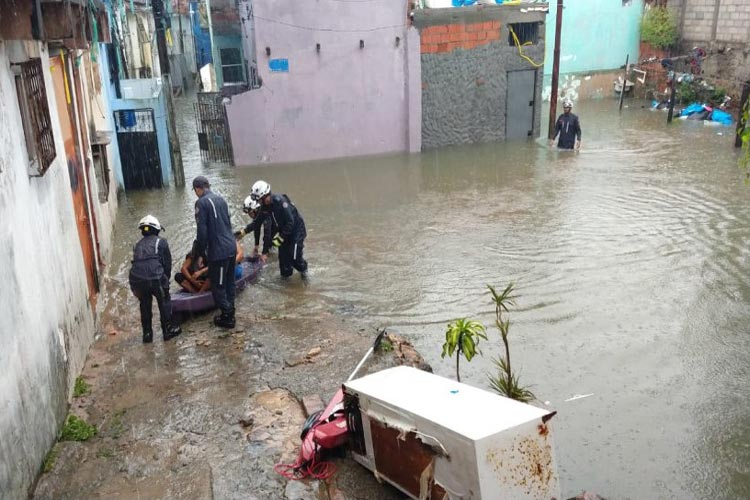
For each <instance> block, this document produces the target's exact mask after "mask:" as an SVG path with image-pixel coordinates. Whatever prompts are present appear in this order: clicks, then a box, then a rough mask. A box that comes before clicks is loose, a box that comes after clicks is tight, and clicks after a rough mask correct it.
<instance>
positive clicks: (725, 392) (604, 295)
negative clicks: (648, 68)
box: [106, 99, 750, 499]
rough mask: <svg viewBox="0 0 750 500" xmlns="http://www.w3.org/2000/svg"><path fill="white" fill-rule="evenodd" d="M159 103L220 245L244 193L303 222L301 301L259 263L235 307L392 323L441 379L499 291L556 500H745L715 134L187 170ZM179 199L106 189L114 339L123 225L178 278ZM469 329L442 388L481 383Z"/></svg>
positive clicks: (612, 119) (637, 114) (491, 351)
mask: <svg viewBox="0 0 750 500" xmlns="http://www.w3.org/2000/svg"><path fill="white" fill-rule="evenodd" d="M177 107H178V113H179V118H178V120H179V121H180V123H179V124H178V130H179V131H180V133H181V134H182V147H183V151H182V153H183V158H184V161H185V177H186V179H187V181H188V185H189V183H190V180H191V179H192V178H193V177H194V176H195V175H198V174H199V173H200V174H204V175H206V176H208V177H209V179H210V180H211V181H212V184H213V189H214V191H217V192H218V193H220V194H221V195H222V196H224V197H225V198H226V199H227V201H228V202H229V204H230V209H233V212H232V217H233V221H234V223H235V225H236V227H237V228H238V229H239V227H240V225H241V224H243V225H244V224H246V223H247V222H248V220H247V218H246V217H245V216H244V214H242V211H241V204H242V200H243V199H244V198H245V196H247V194H249V190H250V186H251V185H252V183H253V182H254V181H255V180H257V179H259V178H262V179H264V180H266V181H269V182H270V183H271V185H272V187H273V190H274V191H275V192H284V193H287V194H289V196H290V197H291V199H292V200H293V201H294V202H295V204H296V205H297V207H298V208H299V210H300V211H301V213H302V214H303V216H304V218H305V222H306V224H307V228H308V239H307V241H306V249H305V250H306V258H307V260H308V261H309V263H310V283H309V285H308V286H303V285H302V283H301V281H300V279H299V277H298V276H297V275H295V276H294V277H293V278H292V280H290V282H288V283H284V282H282V281H281V279H280V278H279V273H278V269H277V264H276V260H275V259H274V260H273V261H272V262H271V263H270V266H269V268H268V269H266V271H264V273H263V275H262V277H261V279H260V282H259V284H258V286H254V287H250V288H249V289H248V290H247V291H245V292H243V294H241V295H239V296H238V299H237V307H238V311H239V312H243V311H244V312H246V313H249V312H252V313H255V314H262V315H265V316H273V315H277V314H285V315H291V316H293V317H295V318H299V319H301V320H303V323H304V320H305V319H310V320H312V319H314V318H317V317H318V316H319V315H320V314H330V313H333V314H338V315H343V316H345V317H346V316H351V317H355V318H357V319H358V320H362V321H365V322H368V323H371V324H373V325H384V326H392V327H395V328H397V329H398V330H400V331H401V333H403V334H404V335H405V336H406V337H407V338H409V339H410V340H411V341H412V342H413V343H414V344H415V345H416V347H417V349H418V350H419V351H420V353H421V354H422V355H423V356H424V357H425V358H426V359H427V361H428V362H429V363H430V364H431V365H432V366H433V368H434V369H435V372H436V373H439V374H441V375H445V376H448V377H452V376H453V370H454V364H453V363H452V362H451V361H450V360H441V359H440V352H441V344H442V342H443V340H444V328H445V324H446V323H447V322H448V321H450V320H452V319H454V318H457V317H463V316H469V317H472V318H475V319H480V320H482V321H483V322H485V324H487V325H488V327H489V326H490V325H491V324H492V321H493V318H494V315H493V314H494V310H493V307H492V305H491V303H490V301H489V295H488V294H487V292H486V287H485V284H492V285H497V286H501V287H502V286H504V285H505V284H507V283H508V282H509V281H512V282H514V283H515V284H516V288H517V291H518V294H519V296H520V297H519V299H518V308H517V309H516V310H514V311H511V315H510V319H511V321H512V326H511V334H510V337H511V354H512V357H513V364H514V367H515V368H516V369H518V370H520V377H521V382H522V383H525V384H529V385H531V386H532V390H533V392H534V393H535V394H536V396H537V397H538V398H539V400H540V401H541V402H542V403H539V404H543V402H549V407H550V408H553V409H555V410H557V411H558V415H557V417H556V418H555V420H554V421H555V422H556V425H557V427H556V447H557V453H558V457H557V458H558V464H559V467H560V471H559V472H560V475H561V485H562V490H563V495H564V498H567V497H569V496H573V495H575V494H577V493H580V491H581V490H583V489H586V490H590V491H596V492H598V493H600V494H601V495H603V496H605V497H607V498H612V499H620V498H633V499H642V498H727V499H730V498H743V497H744V498H747V497H750V415H748V414H747V412H746V409H747V401H749V400H750V388H748V385H747V380H748V372H749V370H750V368H748V367H750V333H748V332H749V330H748V327H747V325H748V323H749V321H748V320H750V308H749V307H748V304H749V303H750V279H748V269H749V268H750V253H749V252H748V250H747V243H748V241H750V229H748V224H747V221H748V219H750V206H749V203H748V201H749V200H750V187H748V186H746V185H744V184H743V182H742V173H741V172H740V171H739V170H738V169H737V167H736V163H737V156H736V153H735V151H734V150H733V149H732V148H731V143H732V141H733V133H734V129H733V128H714V127H704V126H703V125H702V124H701V123H700V122H698V123H695V122H680V121H677V122H676V123H674V124H673V125H672V126H671V127H667V125H666V116H665V114H663V113H661V112H650V111H648V110H646V109H641V108H640V105H636V104H631V105H630V107H629V108H628V109H625V110H624V111H623V114H622V115H621V116H618V115H617V114H616V112H615V113H614V114H613V110H615V109H616V104H615V103H614V101H600V102H589V103H585V102H584V103H581V104H580V105H578V106H577V108H576V110H575V112H576V113H577V114H578V115H579V116H580V117H581V122H582V127H583V150H582V152H581V153H580V154H571V153H558V152H556V151H550V150H548V149H547V148H546V146H545V145H544V142H543V141H539V142H536V143H533V142H532V143H505V144H493V145H481V146H473V147H461V148H453V149H444V150H440V151H430V152H426V153H424V154H422V155H412V156H407V155H396V156H387V157H377V158H365V159H347V160H336V161H330V162H316V163H311V164H298V165H290V166H285V165H275V166H267V167H254V168H231V167H226V166H222V165H209V166H204V165H202V163H201V161H200V155H199V154H198V150H197V140H196V137H195V134H194V130H195V125H194V122H193V113H192V104H191V102H190V101H189V100H187V99H183V100H179V101H178V102H177ZM543 116H544V112H543ZM543 128H546V127H543ZM718 132H720V133H722V134H723V135H718V134H717V133H718ZM194 201H195V196H194V194H193V192H192V190H191V189H190V188H189V187H188V186H186V187H184V188H174V187H171V188H169V189H165V190H163V191H150V192H149V191H142V192H134V193H127V195H121V204H120V214H119V218H118V221H117V229H116V234H115V240H116V241H117V243H116V248H115V255H114V257H113V262H115V263H116V264H115V266H114V267H113V268H112V269H110V270H109V281H108V289H109V290H110V296H109V297H107V298H106V301H107V306H106V307H107V314H106V315H107V316H114V317H117V318H118V319H117V320H116V323H117V322H120V323H123V324H124V323H133V324H135V322H136V321H137V307H136V301H135V299H134V298H133V297H132V296H130V294H129V291H128V290H127V271H128V269H129V264H130V262H129V258H130V252H131V249H132V245H133V243H134V242H135V241H136V239H137V237H138V232H137V230H136V226H137V221H138V220H139V219H140V218H141V217H143V215H145V214H146V213H152V214H153V215H155V216H157V217H158V218H159V220H160V221H161V223H162V224H163V225H164V226H165V227H166V233H165V234H164V236H165V237H166V238H167V239H168V240H169V242H170V246H171V248H172V255H173V259H174V266H175V267H178V266H179V265H180V264H181V260H182V257H183V256H184V254H185V253H186V252H187V250H188V248H189V246H190V243H191V241H192V239H193V237H194V234H195V223H194V218H193V203H194ZM251 240H252V238H251V237H246V238H245V240H244V243H245V248H246V250H249V249H251V244H252V243H251ZM174 271H176V268H175V269H173V272H174ZM196 321H205V322H207V321H208V318H207V317H206V318H202V319H198V320H196ZM243 326H244V328H245V330H246V332H247V333H248V334H249V335H250V336H252V332H253V325H252V324H245V325H243ZM489 330H490V332H489V333H490V339H489V341H488V342H484V343H483V344H482V345H481V347H482V350H483V353H484V355H483V356H481V357H477V358H475V359H474V361H472V363H471V364H468V363H462V380H464V381H465V382H468V383H470V384H472V385H476V386H479V387H485V388H486V387H488V382H487V375H486V373H487V371H488V370H492V369H493V364H492V361H491V360H492V358H493V357H494V356H495V355H497V353H498V352H499V350H500V346H501V341H500V336H499V333H498V332H497V331H496V330H495V329H494V328H490V329H489ZM356 361H357V360H356V359H352V360H350V361H349V362H347V366H346V367H345V368H348V367H349V365H354V364H356ZM344 371H346V369H344ZM589 394H591V395H590V396H588V397H586V398H579V399H574V400H572V401H568V402H566V401H565V400H567V399H570V398H572V397H574V396H576V395H589Z"/></svg>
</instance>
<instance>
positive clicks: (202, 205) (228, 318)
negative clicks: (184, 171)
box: [193, 175, 237, 328]
mask: <svg viewBox="0 0 750 500" xmlns="http://www.w3.org/2000/svg"><path fill="white" fill-rule="evenodd" d="M210 187H211V185H210V184H209V182H208V179H206V178H205V177H203V176H202V175H199V176H198V177H196V178H195V179H193V191H195V194H196V195H197V196H198V201H196V202H195V220H196V223H197V226H198V235H197V238H196V240H197V241H198V248H199V249H200V250H201V251H203V252H205V255H206V260H207V261H208V279H210V280H211V293H212V294H213V297H214V303H215V304H216V306H217V307H219V309H221V313H220V314H218V315H216V316H214V324H215V325H216V326H219V327H221V328H234V325H235V318H234V292H235V290H234V266H235V259H236V257H237V242H236V240H235V239H234V234H233V232H232V223H231V221H230V219H229V208H228V207H227V203H226V202H225V201H224V198H222V197H221V196H219V195H218V194H215V193H213V192H212V191H211V189H210Z"/></svg>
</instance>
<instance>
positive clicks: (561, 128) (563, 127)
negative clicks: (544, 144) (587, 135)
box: [549, 99, 581, 151]
mask: <svg viewBox="0 0 750 500" xmlns="http://www.w3.org/2000/svg"><path fill="white" fill-rule="evenodd" d="M572 109H573V103H572V102H571V101H570V100H569V99H565V100H564V101H563V114H561V115H560V116H559V117H558V118H557V122H556V124H555V135H554V137H552V139H550V141H549V145H550V146H552V145H553V144H554V143H555V139H556V138H557V136H560V139H559V140H558V141H557V147H558V148H559V149H575V150H576V151H578V150H579V149H580V148H581V121H580V120H579V119H578V116H577V115H574V114H573V113H571V110H572Z"/></svg>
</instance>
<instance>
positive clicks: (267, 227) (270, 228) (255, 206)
mask: <svg viewBox="0 0 750 500" xmlns="http://www.w3.org/2000/svg"><path fill="white" fill-rule="evenodd" d="M242 211H243V212H245V213H246V214H247V215H248V216H249V217H250V218H251V219H253V220H252V221H251V222H250V224H248V225H247V226H245V228H244V229H242V230H240V231H236V232H235V233H234V236H235V238H237V239H242V237H244V236H245V235H246V234H249V233H250V232H253V233H254V236H255V247H254V248H253V256H254V257H255V256H259V257H260V259H261V260H262V261H263V263H265V262H266V260H267V259H268V254H269V253H270V252H271V248H272V246H273V243H272V239H273V235H274V234H276V232H277V231H278V229H277V228H276V227H275V226H274V223H273V217H266V218H265V220H264V221H263V222H262V223H256V219H257V218H258V212H259V211H260V202H259V201H258V200H254V199H253V197H252V196H248V197H247V198H245V202H244V203H243V205H242ZM261 229H263V251H262V253H261V252H260V231H261Z"/></svg>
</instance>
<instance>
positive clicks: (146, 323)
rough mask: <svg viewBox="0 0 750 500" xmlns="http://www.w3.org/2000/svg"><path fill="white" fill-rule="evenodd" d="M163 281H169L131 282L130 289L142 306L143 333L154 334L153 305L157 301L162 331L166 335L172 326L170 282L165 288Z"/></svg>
mask: <svg viewBox="0 0 750 500" xmlns="http://www.w3.org/2000/svg"><path fill="white" fill-rule="evenodd" d="M162 281H167V280H143V281H131V282H130V289H131V290H132V291H133V295H135V296H136V297H138V301H139V302H140V306H141V327H142V328H143V333H146V332H153V330H152V329H151V320H152V313H151V305H152V304H153V299H156V305H157V306H158V307H159V319H160V320H161V331H162V333H165V332H166V331H167V330H168V329H169V327H170V326H171V324H172V304H171V302H170V297H169V284H168V283H169V282H168V281H167V286H164V283H163V282H162Z"/></svg>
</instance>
